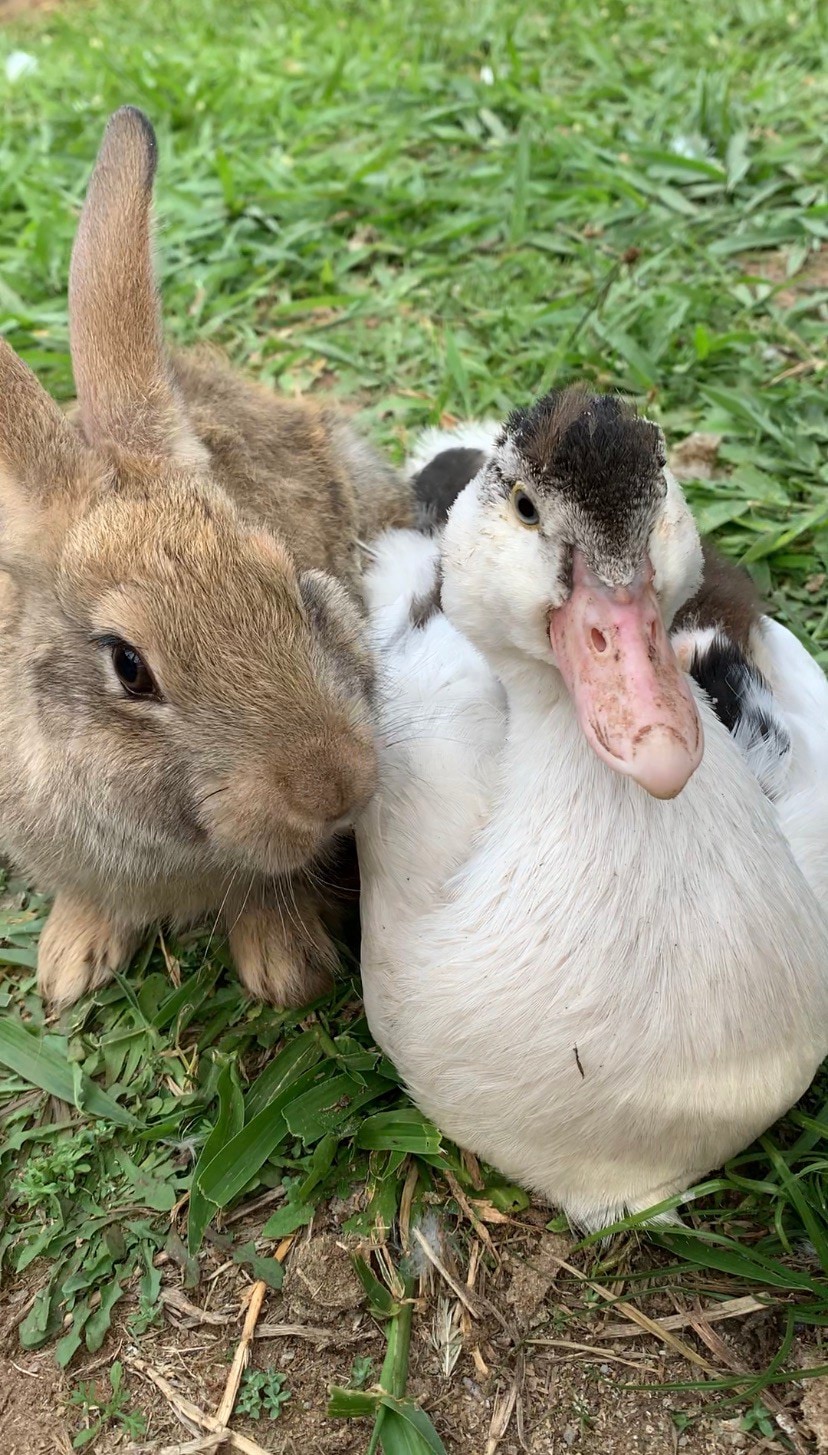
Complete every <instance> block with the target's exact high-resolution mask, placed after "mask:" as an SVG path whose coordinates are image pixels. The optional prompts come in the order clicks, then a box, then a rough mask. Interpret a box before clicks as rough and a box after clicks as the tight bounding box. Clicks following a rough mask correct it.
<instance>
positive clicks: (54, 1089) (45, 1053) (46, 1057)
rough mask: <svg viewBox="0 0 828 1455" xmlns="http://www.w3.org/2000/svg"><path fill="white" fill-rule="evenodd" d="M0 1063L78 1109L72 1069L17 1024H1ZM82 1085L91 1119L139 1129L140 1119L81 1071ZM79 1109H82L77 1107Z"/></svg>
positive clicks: (5, 1022) (50, 1048)
mask: <svg viewBox="0 0 828 1455" xmlns="http://www.w3.org/2000/svg"><path fill="white" fill-rule="evenodd" d="M0 1064H2V1065H4V1066H8V1068H9V1070H10V1071H14V1072H15V1074H16V1075H17V1076H22V1077H23V1079H24V1081H28V1082H29V1083H30V1084H31V1085H32V1086H39V1087H40V1088H41V1090H42V1091H47V1092H48V1093H49V1095H50V1096H56V1097H58V1099H59V1100H60V1101H65V1102H68V1103H69V1105H70V1106H77V1105H78V1103H77V1101H76V1099H75V1079H74V1075H73V1067H72V1066H71V1065H70V1064H69V1062H68V1061H67V1060H66V1059H65V1058H63V1057H61V1056H60V1055H59V1054H58V1052H57V1051H56V1050H54V1049H53V1048H52V1047H51V1046H50V1045H48V1044H46V1043H44V1041H43V1040H41V1039H40V1037H38V1036H33V1035H31V1034H30V1033H29V1031H27V1030H26V1029H25V1027H23V1026H22V1025H20V1024H19V1022H17V1021H13V1020H4V1021H0ZM78 1084H79V1086H80V1089H81V1095H82V1099H83V1110H84V1111H85V1112H86V1113H88V1114H89V1115H91V1116H94V1117H100V1118H101V1119H103V1120H105V1121H109V1122H114V1123H115V1124H116V1126H120V1127H137V1126H138V1125H139V1123H138V1121H137V1119H136V1118H135V1117H134V1116H132V1115H131V1114H130V1113H129V1112H128V1111H125V1110H124V1108H123V1107H121V1106H119V1105H118V1103H117V1102H116V1101H114V1100H113V1098H112V1097H111V1096H108V1095H107V1093H106V1092H105V1091H102V1090H101V1088H100V1087H99V1086H96V1085H95V1083H94V1081H90V1080H89V1078H88V1077H85V1076H84V1075H83V1073H82V1072H80V1081H79V1083H78ZM78 1110H81V1108H80V1107H78Z"/></svg>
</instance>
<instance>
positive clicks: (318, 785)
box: [289, 731, 377, 828]
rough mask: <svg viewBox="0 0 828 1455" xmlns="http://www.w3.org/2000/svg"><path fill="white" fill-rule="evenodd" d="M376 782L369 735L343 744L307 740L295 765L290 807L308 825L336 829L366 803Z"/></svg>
mask: <svg viewBox="0 0 828 1455" xmlns="http://www.w3.org/2000/svg"><path fill="white" fill-rule="evenodd" d="M376 778H377V760H376V751H375V748H374V743H373V738H372V736H371V734H370V733H369V732H367V731H366V732H365V733H358V734H354V735H353V737H351V738H349V740H348V742H347V743H337V744H332V743H330V742H329V741H326V740H324V739H322V740H321V741H320V740H317V741H313V740H311V741H309V742H308V743H307V744H306V745H305V748H304V750H303V753H302V756H301V759H300V760H299V763H298V764H297V772H296V777H295V779H294V781H293V782H292V784H291V786H290V791H289V800H290V805H291V807H292V809H293V811H294V812H295V813H297V814H298V815H300V816H301V817H302V818H303V819H306V820H308V821H310V822H311V823H315V824H318V823H324V824H325V825H326V827H329V828H335V827H339V826H340V824H341V821H342V820H347V819H348V818H349V817H350V816H352V815H353V814H354V813H355V812H357V810H359V809H360V808H362V806H363V805H364V804H365V803H367V801H368V799H369V798H370V797H371V794H372V793H373V791H374V788H375V786H376Z"/></svg>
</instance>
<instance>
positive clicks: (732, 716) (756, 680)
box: [690, 632, 791, 798]
mask: <svg viewBox="0 0 828 1455" xmlns="http://www.w3.org/2000/svg"><path fill="white" fill-rule="evenodd" d="M690 676H691V677H693V678H695V680H696V682H698V684H699V686H700V687H703V688H704V691H705V692H706V693H707V695H708V697H709V698H710V701H711V703H712V706H713V710H714V712H715V713H716V716H717V717H718V719H719V721H720V722H722V723H724V726H725V727H726V728H727V730H728V732H729V733H730V734H731V735H732V736H733V737H735V738H736V740H737V742H738V743H739V746H740V747H741V749H742V751H743V752H744V754H745V756H746V758H747V761H748V763H749V764H750V766H751V768H752V769H753V771H754V772H755V773H756V775H757V777H758V779H759V782H760V783H761V785H762V788H763V790H764V792H765V793H767V795H768V796H769V797H770V798H773V797H775V786H776V783H777V778H776V772H777V769H778V767H779V766H780V764H781V760H783V759H785V758H786V757H787V755H788V753H789V752H790V749H791V738H790V733H789V732H788V729H787V727H786V726H785V723H784V722H783V721H782V718H781V717H780V716H779V714H778V713H777V712H776V711H775V710H774V700H773V695H772V693H771V690H770V687H769V686H768V683H767V682H766V681H765V678H764V677H763V676H762V673H761V672H760V671H759V669H758V667H756V666H754V664H753V663H752V662H750V661H749V660H748V658H747V657H746V656H745V654H744V652H743V651H742V649H741V647H739V646H738V645H737V644H736V643H735V642H733V641H731V639H730V638H729V637H726V636H725V635H724V634H723V633H722V632H717V633H716V634H715V636H714V637H713V640H712V641H711V643H710V645H709V646H706V647H702V648H699V647H697V648H696V650H695V651H694V653H693V660H692V662H691V664H690ZM774 765H776V766H774Z"/></svg>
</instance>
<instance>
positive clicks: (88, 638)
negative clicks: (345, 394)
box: [0, 107, 412, 1008]
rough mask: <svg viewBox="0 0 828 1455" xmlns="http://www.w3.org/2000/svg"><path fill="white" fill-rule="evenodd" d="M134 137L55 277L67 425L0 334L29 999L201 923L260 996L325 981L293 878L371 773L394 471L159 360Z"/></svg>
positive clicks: (308, 988)
mask: <svg viewBox="0 0 828 1455" xmlns="http://www.w3.org/2000/svg"><path fill="white" fill-rule="evenodd" d="M155 169H156V141H155V135H154V132H153V130H152V127H151V125H150V123H149V121H148V120H147V118H146V117H145V116H144V115H143V113H142V112H140V111H138V110H136V109H135V108H133V107H124V108H122V109H121V110H119V111H117V112H115V114H114V115H113V116H112V117H111V118H110V120H109V123H108V125H107V128H106V132H105V135H104V139H103V142H102V146H101V150H100V153H99V156H98V160H97V163H96V165H95V168H94V172H93V175H92V178H91V181H90V184H89V188H88V192H87V196H86V200H85V203H84V206H83V209H82V213H81V217H80V222H79V226H78V231H77V236H76V239H75V244H74V249H73V253H72V261H71V267H70V278H69V319H70V347H71V355H72V364H73V369H74V375H75V385H76V393H77V402H76V405H75V406H74V407H73V409H72V410H70V411H69V413H67V412H66V411H65V410H62V409H61V408H60V407H59V406H58V405H57V404H56V403H55V402H54V401H53V400H52V399H51V398H50V396H49V395H48V394H47V393H46V392H45V391H44V390H43V388H42V387H41V386H40V384H39V383H38V381H37V380H36V379H35V377H34V375H33V374H32V373H31V371H30V370H29V368H28V367H27V366H26V365H25V364H24V363H23V362H22V361H21V360H20V359H19V358H18V357H17V356H16V355H15V354H14V352H13V351H12V350H11V349H10V348H9V346H8V345H7V344H6V343H5V342H4V341H2V340H0V637H1V639H0V853H2V854H3V855H4V856H5V858H6V859H7V860H9V861H11V862H13V863H14V864H15V865H16V866H17V867H18V868H19V869H20V871H21V872H22V873H24V874H25V875H26V876H27V877H28V878H29V879H30V881H31V882H33V883H34V884H36V886H37V887H38V889H40V890H41V891H42V892H44V893H48V894H49V895H52V896H54V904H53V908H52V910H51V913H50V914H49V917H48V921H47V923H46V926H45V928H44V931H43V934H42V937H41V941H40V947H39V955H38V982H39V987H40V990H41V993H42V995H43V996H44V998H45V999H46V1000H47V1001H48V1002H50V1003H51V1004H52V1006H54V1007H56V1008H60V1007H63V1006H66V1005H69V1004H71V1003H73V1002H74V1001H75V1000H76V999H77V998H78V997H79V996H81V995H82V994H84V993H85V992H87V991H89V990H92V989H94V988H96V987H99V986H101V985H103V984H104V983H105V982H106V981H107V980H108V979H109V978H110V977H111V976H112V974H113V973H114V972H115V971H116V970H117V969H118V968H119V967H120V966H122V965H123V964H124V963H125V962H126V961H127V960H128V959H129V957H130V956H131V954H132V953H133V952H134V951H135V949H136V947H137V945H138V944H139V943H140V942H141V940H142V938H143V937H144V936H145V934H146V932H147V930H148V929H149V928H150V927H151V926H152V925H154V924H156V923H158V922H161V921H169V922H172V923H174V924H177V925H186V924H191V923H196V922H198V921H200V920H202V919H206V918H207V917H209V918H210V919H211V921H212V920H214V921H215V924H216V926H218V925H219V924H220V923H221V924H223V927H224V932H225V933H226V935H227V938H228V940H229V946H230V951H231V954H232V956H233V959H234V961H235V965H236V967H237V970H238V973H239V975H240V977H241V980H242V982H243V984H244V986H245V987H246V988H247V990H248V992H250V993H251V994H252V995H253V996H255V997H260V998H262V999H266V1000H269V1001H271V1002H273V1003H275V1004H279V1005H295V1004H304V1003H306V1002H307V1001H308V1000H309V999H311V998H313V997H314V996H315V995H316V994H318V993H320V992H321V991H322V990H324V989H325V988H326V986H327V985H328V983H329V981H330V976H331V973H332V969H333V967H334V965H335V962H336V955H335V952H334V949H333V944H332V940H331V937H330V934H329V931H328V929H327V928H326V925H325V907H326V896H325V894H324V888H323V882H322V881H321V879H320V877H319V875H318V871H317V868H316V867H315V866H318V864H319V862H320V861H322V862H324V859H325V856H326V855H327V854H329V853H330V852H331V848H332V846H333V845H335V844H336V843H337V836H338V835H342V834H343V833H345V832H346V831H347V830H348V828H349V826H350V824H351V821H352V818H353V816H354V814H355V813H356V812H357V811H358V810H359V809H361V808H362V807H363V806H364V805H365V803H366V802H367V800H368V798H369V797H370V795H371V793H372V790H373V788H374V784H375V778H376V753H375V745H374V711H373V706H372V692H373V674H374V669H373V662H372V657H371V653H370V650H369V648H368V646H367V643H366V636H365V630H364V619H363V618H364V612H363V603H362V597H361V584H360V577H361V571H360V550H359V542H361V541H362V540H363V539H370V537H371V536H372V535H375V534H377V533H379V532H380V531H382V530H383V529H385V528H387V527H389V526H392V525H395V524H397V525H404V524H406V523H410V520H411V516H412V504H411V494H410V489H409V487H408V485H407V484H406V483H405V482H404V481H403V478H402V476H400V475H397V473H396V472H395V471H394V470H393V469H392V468H391V467H390V466H389V465H388V464H386V463H385V462H384V461H383V460H382V459H381V458H380V457H379V456H378V455H377V454H376V453H375V452H374V450H373V448H372V447H371V446H370V445H368V444H367V443H366V442H364V441H363V440H362V439H360V438H359V437H358V435H357V434H356V433H355V432H354V431H353V430H352V428H351V425H350V424H349V423H348V422H347V420H345V419H343V418H342V417H340V416H339V415H338V414H337V413H336V412H335V411H333V410H332V409H330V408H328V407H325V406H324V405H323V406H319V405H317V404H314V403H309V402H294V401H285V400H281V399H278V398H277V397H275V396H274V395H273V394H272V393H271V392H269V391H268V390H267V389H266V388H263V387H260V386H258V385H256V384H253V383H250V382H249V381H248V380H246V379H244V378H243V377H242V376H241V375H239V374H238V373H235V372H234V371H233V370H232V369H231V368H230V367H229V365H227V364H226V363H225V362H224V361H223V360H222V359H221V358H220V357H218V356H216V355H215V354H213V353H211V352H206V351H204V350H203V349H202V350H196V351H195V352H194V353H184V354H182V355H180V356H169V355H168V354H167V352H166V351H165V347H164V341H163V334H162V323H161V312H160V304H159V300H158V296H157V292H156V286H155V281H154V276H153V267H152V247H151V241H152V240H151V203H152V189H153V181H154V175H155Z"/></svg>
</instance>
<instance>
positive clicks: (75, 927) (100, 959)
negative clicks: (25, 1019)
mask: <svg viewBox="0 0 828 1455" xmlns="http://www.w3.org/2000/svg"><path fill="white" fill-rule="evenodd" d="M138 938H139V936H138V934H137V932H134V931H132V930H129V929H127V928H126V927H125V926H124V925H121V924H118V923H116V922H113V921H112V920H111V919H110V918H109V916H108V915H107V914H105V913H104V911H102V910H100V909H97V908H96V907H95V906H94V905H91V904H89V903H88V902H87V901H86V900H81V899H75V898H73V896H72V895H70V894H59V895H58V896H57V898H56V900H55V903H54V906H53V909H52V912H51V914H50V915H49V918H48V920H47V921H46V926H45V928H44V931H43V934H42V935H41V937H40V947H39V949H38V954H37V984H38V988H39V990H40V993H41V995H42V996H43V999H44V1000H45V1001H48V1003H49V1004H50V1005H52V1006H54V1007H55V1008H56V1009H61V1008H62V1007H63V1006H66V1005H72V1004H73V1003H74V1002H75V1001H76V1000H78V999H79V998H80V996H82V995H85V994H86V992H87V991H89V990H96V989H97V988H98V986H100V985H105V984H106V982H107V980H110V979H111V978H112V976H113V975H114V973H115V971H116V970H120V969H121V968H122V966H124V965H126V964H127V962H128V961H129V959H130V958H131V956H132V954H133V951H134V950H135V947H136V943H137V940H138Z"/></svg>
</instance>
